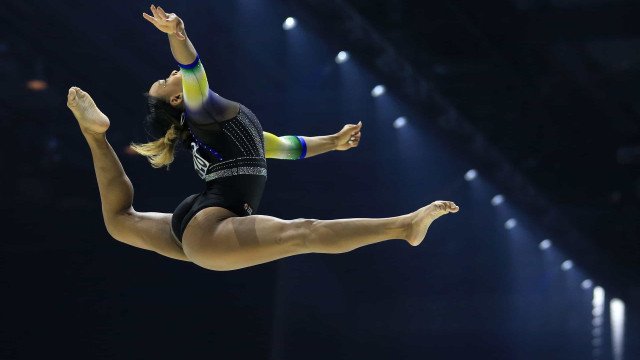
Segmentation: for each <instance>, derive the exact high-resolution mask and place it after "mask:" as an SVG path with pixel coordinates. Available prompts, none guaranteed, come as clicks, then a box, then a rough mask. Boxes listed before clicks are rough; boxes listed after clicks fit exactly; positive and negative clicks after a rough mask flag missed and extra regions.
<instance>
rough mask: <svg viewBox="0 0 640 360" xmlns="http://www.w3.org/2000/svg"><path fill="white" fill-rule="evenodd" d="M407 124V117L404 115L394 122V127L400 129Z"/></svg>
mask: <svg viewBox="0 0 640 360" xmlns="http://www.w3.org/2000/svg"><path fill="white" fill-rule="evenodd" d="M405 125H407V118H405V117H404V116H400V117H399V118H397V119H396V120H395V121H394V122H393V127H394V128H396V129H400V128H401V127H403V126H405Z"/></svg>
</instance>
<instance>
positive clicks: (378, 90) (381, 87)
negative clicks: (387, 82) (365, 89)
mask: <svg viewBox="0 0 640 360" xmlns="http://www.w3.org/2000/svg"><path fill="white" fill-rule="evenodd" d="M385 91H387V89H386V88H385V87H384V85H376V86H375V87H374V88H373V90H371V96H373V97H378V96H380V95H382V94H384V93H385Z"/></svg>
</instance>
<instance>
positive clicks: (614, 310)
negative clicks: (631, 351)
mask: <svg viewBox="0 0 640 360" xmlns="http://www.w3.org/2000/svg"><path fill="white" fill-rule="evenodd" d="M609 314H610V318H611V351H612V353H613V360H622V359H623V358H624V302H623V301H622V300H620V299H616V298H613V299H611V301H610V302H609Z"/></svg>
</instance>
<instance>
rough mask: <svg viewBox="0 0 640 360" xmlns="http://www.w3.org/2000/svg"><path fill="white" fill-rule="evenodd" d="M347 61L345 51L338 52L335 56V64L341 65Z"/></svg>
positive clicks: (347, 57) (347, 54) (347, 56)
mask: <svg viewBox="0 0 640 360" xmlns="http://www.w3.org/2000/svg"><path fill="white" fill-rule="evenodd" d="M347 60H349V53H348V52H346V51H340V52H339V53H338V55H336V62H337V63H338V64H342V63H343V62H345V61H347Z"/></svg>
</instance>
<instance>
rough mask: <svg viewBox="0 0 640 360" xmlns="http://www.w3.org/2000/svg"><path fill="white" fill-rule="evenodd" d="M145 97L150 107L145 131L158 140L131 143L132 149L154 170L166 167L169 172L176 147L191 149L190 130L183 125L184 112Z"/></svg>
mask: <svg viewBox="0 0 640 360" xmlns="http://www.w3.org/2000/svg"><path fill="white" fill-rule="evenodd" d="M144 96H145V97H146V98H147V104H148V106H149V114H148V115H147V117H146V120H145V129H146V130H147V133H148V134H149V135H151V136H152V137H153V138H155V139H156V140H154V141H151V142H148V143H145V144H136V143H131V144H130V147H131V149H132V150H133V151H135V152H137V153H138V154H140V155H142V156H145V157H146V158H147V160H149V162H150V163H151V166H153V167H154V168H156V169H157V168H161V167H163V166H166V167H167V170H169V165H170V164H171V163H172V162H173V160H174V158H175V152H176V145H177V144H178V143H180V144H181V145H182V146H183V147H184V148H185V149H188V148H189V141H188V140H189V138H190V136H191V135H190V132H189V128H188V126H187V124H184V123H183V124H181V118H182V116H183V112H184V111H183V110H182V109H180V108H176V107H173V106H171V105H170V104H169V103H167V102H166V101H164V100H162V99H160V98H157V97H153V96H151V95H149V94H148V93H145V94H144ZM162 134H164V135H162Z"/></svg>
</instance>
